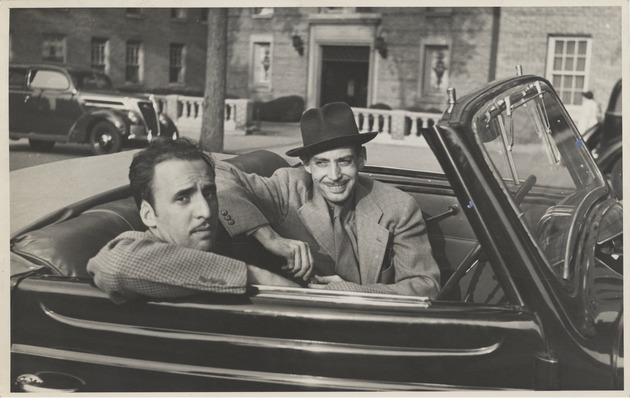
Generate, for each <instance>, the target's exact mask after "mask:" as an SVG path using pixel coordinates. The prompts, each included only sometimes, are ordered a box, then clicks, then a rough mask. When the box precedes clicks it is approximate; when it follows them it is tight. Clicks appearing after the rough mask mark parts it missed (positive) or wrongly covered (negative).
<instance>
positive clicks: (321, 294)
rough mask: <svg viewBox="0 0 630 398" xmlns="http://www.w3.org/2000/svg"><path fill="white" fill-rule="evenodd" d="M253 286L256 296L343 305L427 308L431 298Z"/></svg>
mask: <svg viewBox="0 0 630 398" xmlns="http://www.w3.org/2000/svg"><path fill="white" fill-rule="evenodd" d="M253 286H254V287H256V288H257V289H258V293H256V297H262V298H273V299H281V300H298V301H308V302H310V303H314V302H321V303H342V304H344V305H347V304H360V305H362V306H363V305H364V306H377V307H397V308H400V307H413V308H428V307H429V306H430V305H431V300H430V299H429V298H428V297H415V296H399V295H394V294H382V293H361V292H341V291H331V290H316V289H306V288H295V287H279V286H266V285H253Z"/></svg>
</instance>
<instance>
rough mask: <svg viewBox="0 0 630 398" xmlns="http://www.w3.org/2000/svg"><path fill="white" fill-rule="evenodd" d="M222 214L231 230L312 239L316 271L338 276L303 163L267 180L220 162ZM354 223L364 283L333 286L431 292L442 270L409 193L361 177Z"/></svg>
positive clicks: (321, 203)
mask: <svg viewBox="0 0 630 398" xmlns="http://www.w3.org/2000/svg"><path fill="white" fill-rule="evenodd" d="M216 171H217V188H218V196H219V209H220V212H221V216H220V217H219V219H220V220H221V222H222V223H223V225H224V226H225V229H226V230H227V231H228V232H229V233H230V235H232V236H235V235H238V234H242V233H249V232H251V231H254V230H255V229H257V228H259V227H261V226H263V225H267V224H269V225H271V227H272V228H274V229H275V230H276V232H278V233H279V234H280V235H282V236H284V237H285V238H289V239H298V240H302V241H305V242H307V243H308V244H309V247H310V249H311V252H312V254H313V257H314V261H315V268H316V272H317V273H318V274H320V275H333V274H334V273H335V260H334V259H335V244H334V241H333V230H332V223H331V220H330V217H329V213H328V207H327V204H326V201H325V199H324V198H323V197H322V196H321V194H319V192H318V190H317V189H316V188H315V187H314V186H313V182H312V180H311V176H310V174H309V173H307V172H306V171H305V170H304V169H302V168H282V169H279V170H277V171H276V172H275V174H274V175H273V176H272V177H270V178H266V177H261V176H258V175H256V174H246V173H243V172H242V171H240V170H238V169H237V168H235V167H233V166H231V165H229V164H227V163H223V162H217V167H216ZM355 195H356V197H355V201H356V209H355V221H356V232H357V243H358V257H359V264H360V265H359V267H360V274H361V283H362V285H358V284H356V283H352V282H338V283H332V284H330V285H329V288H331V289H337V290H351V291H361V292H373V293H393V294H405V295H421V296H429V297H434V296H435V295H436V294H437V291H438V289H439V269H438V266H437V264H436V262H435V260H434V259H433V257H432V255H431V247H430V245H429V241H428V238H427V234H426V224H425V223H424V220H423V218H422V212H421V211H420V208H419V206H418V204H417V202H416V201H415V200H414V199H413V198H412V197H411V196H410V195H408V194H406V193H404V192H402V191H400V190H398V189H395V188H392V187H390V186H387V185H385V184H383V183H380V182H378V181H373V180H371V179H369V178H365V177H360V178H359V180H358V181H357V184H356V192H355Z"/></svg>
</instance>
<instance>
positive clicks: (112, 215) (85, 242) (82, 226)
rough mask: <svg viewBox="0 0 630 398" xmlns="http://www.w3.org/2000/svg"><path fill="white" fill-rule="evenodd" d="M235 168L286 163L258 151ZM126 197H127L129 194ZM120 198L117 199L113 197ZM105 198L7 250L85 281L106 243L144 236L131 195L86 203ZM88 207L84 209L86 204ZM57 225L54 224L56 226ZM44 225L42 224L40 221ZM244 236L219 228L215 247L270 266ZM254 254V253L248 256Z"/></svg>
mask: <svg viewBox="0 0 630 398" xmlns="http://www.w3.org/2000/svg"><path fill="white" fill-rule="evenodd" d="M227 161H228V162H230V163H232V164H233V165H235V166H236V167H238V168H239V169H241V170H243V171H245V172H248V173H253V172H256V173H258V174H260V175H263V176H267V177H268V176H271V175H272V174H273V173H274V171H275V170H276V169H278V168H280V167H287V166H289V164H288V163H287V162H286V161H285V160H284V159H283V158H282V157H280V156H279V155H277V154H275V153H273V152H268V151H256V152H251V153H248V154H246V155H241V156H237V157H234V158H231V159H229V160H227ZM121 192H126V193H125V195H128V194H130V192H129V191H128V190H124V191H121ZM117 197H119V198H120V197H121V196H117ZM102 200H103V197H98V196H97V197H95V198H92V199H88V201H87V202H85V201H84V202H81V204H80V206H79V205H76V206H74V207H71V208H69V209H65V210H66V211H62V213H63V214H73V213H74V211H77V212H78V211H81V212H80V213H79V214H78V215H77V216H75V217H72V218H69V219H65V218H64V217H61V218H53V219H52V220H53V221H52V223H50V224H49V225H46V226H44V227H41V228H38V229H33V230H31V231H28V232H25V233H23V234H21V235H19V236H18V237H16V238H15V239H14V240H13V241H12V242H11V251H13V252H14V253H16V254H19V255H21V256H22V257H24V258H26V259H28V260H29V261H30V262H32V263H33V264H36V265H39V266H43V267H46V268H48V269H50V270H51V272H53V273H54V274H57V275H64V276H70V277H89V274H88V273H87V270H86V267H87V263H88V260H89V259H90V258H92V257H94V256H95V255H96V254H97V253H98V252H99V250H100V249H101V248H102V247H103V246H105V245H106V244H107V242H109V241H110V240H112V239H114V238H115V237H116V236H118V235H120V234H121V233H123V232H125V231H130V230H134V231H144V230H146V226H145V225H144V224H143V223H142V220H141V219H140V215H139V213H138V208H137V207H136V204H135V202H134V200H133V198H132V197H131V196H129V197H125V198H124V199H118V200H113V201H111V202H107V203H104V204H100V205H97V206H94V207H87V208H88V210H85V211H82V209H84V208H86V206H89V203H90V202H95V203H102ZM86 203H88V204H86ZM55 220H56V221H55ZM44 221H46V220H44ZM248 238H249V237H243V238H239V239H229V236H227V232H225V231H224V230H223V228H222V227H221V226H219V244H220V245H222V246H223V249H224V251H225V252H226V253H230V255H232V256H233V257H236V258H239V259H242V260H243V261H246V262H248V263H251V264H254V263H256V262H258V261H256V260H260V261H264V262H267V261H271V260H273V256H271V257H270V256H269V255H268V254H267V255H266V256H263V255H262V254H263V253H262V252H259V250H262V248H261V247H258V246H260V245H259V244H258V246H256V244H257V243H258V242H255V241H254V239H253V238H249V239H248ZM251 250H253V251H254V253H250V251H251Z"/></svg>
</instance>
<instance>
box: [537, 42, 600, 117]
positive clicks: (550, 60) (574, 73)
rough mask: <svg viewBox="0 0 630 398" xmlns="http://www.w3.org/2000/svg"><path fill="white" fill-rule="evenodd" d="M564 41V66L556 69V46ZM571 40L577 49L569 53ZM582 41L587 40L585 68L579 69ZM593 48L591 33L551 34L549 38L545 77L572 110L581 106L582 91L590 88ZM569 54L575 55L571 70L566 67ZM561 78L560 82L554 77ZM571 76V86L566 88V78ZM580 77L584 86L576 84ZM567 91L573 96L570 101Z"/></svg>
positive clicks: (562, 60) (562, 57) (565, 104)
mask: <svg viewBox="0 0 630 398" xmlns="http://www.w3.org/2000/svg"><path fill="white" fill-rule="evenodd" d="M560 42H562V43H563V49H562V54H560V55H561V63H562V68H561V69H556V68H555V63H556V58H557V57H556V47H557V43H560ZM569 42H575V43H576V46H575V50H574V52H573V54H568V53H567V47H568V43H569ZM580 42H585V44H586V49H585V52H584V56H583V58H584V70H577V64H578V63H577V59H578V58H580V57H579V56H580V55H581V54H580V53H579V45H580ZM592 48H593V39H592V37H591V36H590V35H549V37H548V38H547V62H546V65H545V78H546V79H547V80H549V81H550V82H551V84H552V85H553V87H554V89H555V90H556V91H557V92H558V97H560V100H561V101H562V103H563V104H564V106H565V107H566V108H567V109H568V110H569V111H570V113H573V112H571V111H572V109H571V108H574V107H579V106H581V105H582V95H581V94H582V93H583V92H584V91H587V90H588V89H589V85H590V74H591V61H592ZM568 55H574V56H575V57H574V58H575V59H574V62H573V70H569V69H567V68H566V63H567V58H571V57H568ZM556 76H557V77H559V78H560V83H559V84H558V83H557V81H556V80H555V79H554V77H556ZM566 78H571V82H572V83H571V88H570V89H567V88H565V81H566V80H565V79H566ZM578 78H582V79H583V82H582V87H581V88H578V87H577V85H576V81H577V80H578ZM567 93H569V95H570V96H571V99H570V101H566V99H567V97H566V95H567Z"/></svg>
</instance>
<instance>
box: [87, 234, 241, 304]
mask: <svg viewBox="0 0 630 398" xmlns="http://www.w3.org/2000/svg"><path fill="white" fill-rule="evenodd" d="M87 270H88V272H89V273H90V274H92V275H93V277H94V283H95V284H96V286H98V287H99V288H100V289H101V290H103V291H104V292H105V293H107V295H108V296H109V297H110V299H111V300H112V301H113V302H115V303H117V304H120V303H123V302H125V301H128V300H130V299H133V298H136V297H139V296H148V297H152V298H169V297H181V296H188V295H192V294H196V293H200V292H212V293H244V292H245V287H246V285H247V267H246V265H245V263H243V262H242V261H238V260H235V259H232V258H229V257H225V256H221V255H218V254H215V253H210V252H204V251H200V250H195V249H189V248H185V247H182V246H178V245H174V244H170V243H166V242H163V241H161V240H159V239H158V238H157V237H155V236H154V235H153V234H151V233H150V232H137V231H127V232H124V233H122V234H120V235H119V236H118V237H116V238H114V239H113V240H112V241H110V242H109V243H108V244H107V245H105V246H104V247H103V248H102V249H101V250H100V251H99V253H98V254H97V255H96V256H95V257H93V258H91V259H90V261H89V262H88V265H87Z"/></svg>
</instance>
